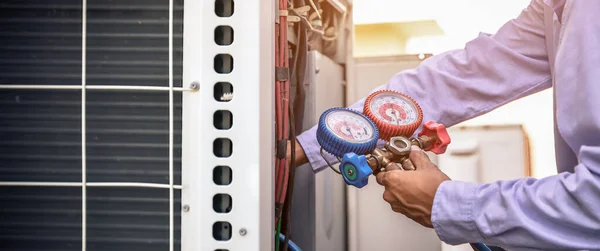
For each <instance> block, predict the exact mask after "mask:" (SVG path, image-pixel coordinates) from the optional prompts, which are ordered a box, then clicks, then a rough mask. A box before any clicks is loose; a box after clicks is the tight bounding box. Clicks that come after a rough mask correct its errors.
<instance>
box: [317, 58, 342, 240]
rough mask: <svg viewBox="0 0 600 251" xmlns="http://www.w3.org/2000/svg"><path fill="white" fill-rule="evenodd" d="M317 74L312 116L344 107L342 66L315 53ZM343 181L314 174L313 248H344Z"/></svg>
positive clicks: (329, 174) (324, 173)
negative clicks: (314, 239)
mask: <svg viewBox="0 0 600 251" xmlns="http://www.w3.org/2000/svg"><path fill="white" fill-rule="evenodd" d="M315 59H316V60H315V61H316V65H317V68H318V69H319V73H318V74H317V86H316V95H315V96H316V97H315V101H316V105H315V113H314V115H315V118H314V122H315V123H313V124H316V122H317V121H318V119H319V117H320V116H321V113H323V112H324V111H325V110H327V109H329V108H331V107H341V106H344V89H343V82H344V81H343V79H344V69H343V68H342V66H341V65H339V64H337V63H336V62H334V61H333V60H331V59H330V58H328V57H325V56H323V55H321V54H319V53H316V52H315ZM345 190H346V183H345V182H344V180H343V178H342V177H341V176H340V175H338V174H336V173H334V172H333V171H332V170H330V169H326V170H323V171H322V172H319V173H317V174H316V175H315V238H316V241H315V247H316V249H315V250H317V251H330V250H345V249H346V243H345V242H346V238H345V237H346V224H345V223H346V222H345V221H346V210H345V205H346V198H345V197H346V193H345Z"/></svg>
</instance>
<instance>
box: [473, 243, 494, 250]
mask: <svg viewBox="0 0 600 251" xmlns="http://www.w3.org/2000/svg"><path fill="white" fill-rule="evenodd" d="M471 247H472V248H473V250H474V251H492V250H491V249H490V248H489V247H488V246H486V245H485V244H483V243H471Z"/></svg>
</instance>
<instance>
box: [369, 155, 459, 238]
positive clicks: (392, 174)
mask: <svg viewBox="0 0 600 251" xmlns="http://www.w3.org/2000/svg"><path fill="white" fill-rule="evenodd" d="M410 160H411V161H412V163H413V164H414V166H415V168H416V170H414V171H401V170H394V171H388V172H380V173H379V174H378V175H377V183H379V184H380V185H382V186H385V192H384V193H383V199H384V200H385V201H387V202H388V203H390V205H391V206H392V210H394V211H395V212H398V213H401V214H404V215H406V217H408V218H410V219H412V220H414V221H416V222H418V223H419V224H421V225H423V226H425V227H429V228H433V225H432V224H431V208H432V207H433V198H434V196H435V193H436V191H437V189H438V187H439V186H440V184H441V183H442V182H444V181H446V180H450V178H448V176H446V174H444V173H443V172H442V171H440V169H439V168H438V167H437V166H436V165H435V164H433V163H432V162H431V161H430V160H429V157H428V156H427V155H426V154H425V152H423V151H422V150H421V149H419V148H418V147H414V146H413V148H412V151H411V153H410Z"/></svg>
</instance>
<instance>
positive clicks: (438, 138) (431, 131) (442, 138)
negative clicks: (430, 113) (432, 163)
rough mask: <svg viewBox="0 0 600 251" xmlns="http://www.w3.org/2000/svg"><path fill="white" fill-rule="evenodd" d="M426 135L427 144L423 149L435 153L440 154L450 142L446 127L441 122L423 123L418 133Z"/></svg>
mask: <svg viewBox="0 0 600 251" xmlns="http://www.w3.org/2000/svg"><path fill="white" fill-rule="evenodd" d="M421 136H427V137H428V138H429V140H427V141H428V142H429V145H428V146H427V147H425V149H423V150H425V151H431V152H433V153H435V154H442V153H444V152H446V148H447V147H448V145H449V144H450V135H448V131H447V130H446V127H445V126H444V125H442V124H438V123H435V122H433V121H428V122H426V123H425V124H423V129H422V130H421V132H420V133H419V137H421Z"/></svg>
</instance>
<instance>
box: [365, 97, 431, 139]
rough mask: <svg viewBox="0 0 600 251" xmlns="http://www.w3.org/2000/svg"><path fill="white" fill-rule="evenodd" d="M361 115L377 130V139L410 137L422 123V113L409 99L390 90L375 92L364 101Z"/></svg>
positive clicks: (414, 102)
mask: <svg viewBox="0 0 600 251" xmlns="http://www.w3.org/2000/svg"><path fill="white" fill-rule="evenodd" d="M363 113H364V114H365V115H366V116H367V117H368V118H369V119H371V120H372V121H373V122H374V123H375V125H377V128H379V138H380V139H383V140H386V141H389V139H390V138H391V137H394V136H404V137H407V138H408V137H410V136H412V135H413V133H414V132H415V131H416V130H417V128H419V126H420V125H421V122H422V121H423V111H422V110H421V107H420V106H419V104H417V102H416V101H415V100H413V99H412V98H411V97H409V96H407V95H405V94H402V93H399V92H396V91H392V90H381V91H376V92H374V93H372V94H371V95H369V97H367V99H366V100H365V105H364V109H363Z"/></svg>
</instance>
